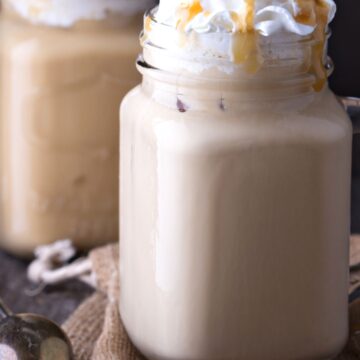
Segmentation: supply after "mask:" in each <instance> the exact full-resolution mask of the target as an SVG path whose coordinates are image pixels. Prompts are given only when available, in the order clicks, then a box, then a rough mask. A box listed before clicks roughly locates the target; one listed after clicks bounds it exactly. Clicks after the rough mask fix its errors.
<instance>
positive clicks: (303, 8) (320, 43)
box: [295, 0, 330, 91]
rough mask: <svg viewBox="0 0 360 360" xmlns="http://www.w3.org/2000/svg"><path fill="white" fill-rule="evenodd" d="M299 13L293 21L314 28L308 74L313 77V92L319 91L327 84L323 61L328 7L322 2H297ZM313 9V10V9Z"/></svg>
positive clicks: (299, 0) (306, 0)
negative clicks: (311, 74)
mask: <svg viewBox="0 0 360 360" xmlns="http://www.w3.org/2000/svg"><path fill="white" fill-rule="evenodd" d="M297 4H298V6H299V9H300V11H299V13H298V14H297V16H296V18H295V20H296V21H297V22H299V23H301V24H306V25H311V26H315V27H316V28H315V32H314V41H315V43H314V45H313V46H312V59H311V67H310V72H311V73H313V74H314V76H315V79H316V80H315V83H314V85H313V87H314V90H315V91H321V89H322V88H323V87H324V86H325V84H326V82H327V77H328V74H327V71H326V69H325V66H324V63H323V60H324V53H325V45H326V36H327V35H326V30H327V24H328V17H329V11H330V8H329V5H328V4H327V3H326V2H325V1H324V0H297ZM314 7H315V8H314Z"/></svg>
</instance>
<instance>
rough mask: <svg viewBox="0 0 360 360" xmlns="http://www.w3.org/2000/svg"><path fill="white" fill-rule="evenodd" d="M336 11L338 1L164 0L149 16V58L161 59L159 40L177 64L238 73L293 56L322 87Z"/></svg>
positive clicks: (144, 39)
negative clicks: (157, 54)
mask: <svg viewBox="0 0 360 360" xmlns="http://www.w3.org/2000/svg"><path fill="white" fill-rule="evenodd" d="M335 12H336V5H335V2H334V0H160V4H159V6H158V7H157V8H156V9H154V10H153V11H152V12H151V13H150V14H149V15H148V16H147V17H146V18H145V27H144V33H143V37H142V45H143V47H144V59H145V61H148V60H149V61H150V62H149V63H150V64H152V63H151V62H154V61H155V60H154V58H153V57H152V58H151V59H148V58H149V57H150V56H151V55H150V53H151V51H148V46H147V45H150V47H151V45H155V46H154V47H153V48H160V49H166V50H169V51H170V52H171V53H172V54H173V55H174V56H173V60H172V61H171V63H172V67H174V66H176V67H177V68H181V69H183V70H185V71H192V72H196V73H200V72H203V71H204V70H206V69H209V68H213V67H216V68H218V69H219V70H220V71H222V72H227V73H233V72H234V71H236V70H237V69H239V66H241V68H242V69H245V71H246V72H247V73H249V74H254V73H256V72H258V71H259V70H260V69H261V68H264V67H266V66H267V67H272V66H274V63H281V62H283V61H286V60H287V61H288V62H291V64H292V66H293V67H294V68H299V67H300V68H301V67H305V68H307V69H308V70H307V71H308V74H310V75H312V76H313V77H314V86H313V87H314V89H315V90H316V91H320V90H321V89H322V88H323V86H324V85H325V84H326V81H327V76H328V72H327V70H326V68H325V65H324V64H325V63H326V61H327V59H326V44H327V29H328V24H329V23H330V22H331V21H332V20H333V18H334V16H335ZM302 40H304V41H302ZM281 44H284V46H281ZM157 60H158V59H157ZM183 60H184V61H183ZM194 60H196V61H194ZM189 61H190V62H189ZM168 63H169V61H168ZM189 63H191V66H189ZM152 65H154V64H152ZM154 66H156V64H155V65H154ZM168 66H169V65H167V64H159V67H160V68H163V67H164V68H167V67H168Z"/></svg>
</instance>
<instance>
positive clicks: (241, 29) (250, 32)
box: [145, 0, 330, 91]
mask: <svg viewBox="0 0 360 360" xmlns="http://www.w3.org/2000/svg"><path fill="white" fill-rule="evenodd" d="M244 1H245V4H246V12H245V14H238V13H236V12H232V13H231V18H232V20H233V22H234V24H235V32H234V34H233V44H232V60H233V61H234V63H236V64H243V65H244V66H245V69H246V71H248V72H250V73H255V72H256V71H258V70H259V68H260V67H261V65H262V57H261V53H260V50H259V49H258V36H259V35H258V33H257V32H256V31H255V29H254V18H255V2H256V0H244ZM296 2H297V5H298V9H299V11H298V14H297V15H296V17H295V20H296V22H298V23H300V24H305V25H311V26H314V27H315V32H314V40H315V43H314V45H313V47H312V59H311V66H310V69H309V72H310V73H312V74H314V76H315V78H316V81H315V83H314V85H313V87H314V90H316V91H320V90H321V89H322V88H323V87H324V85H325V84H326V81H327V71H326V69H325V66H324V64H323V56H324V50H325V44H326V27H327V22H328V14H329V11H330V9H329V6H328V4H327V3H326V2H325V0H296ZM200 13H204V14H205V16H207V15H208V13H207V12H206V11H205V9H204V8H203V7H202V5H201V1H200V0H184V1H183V2H182V3H181V6H180V7H179V9H178V10H177V17H178V21H177V23H176V28H177V29H179V30H182V31H184V30H185V28H186V26H187V25H188V24H189V23H190V21H191V20H193V19H194V18H195V17H196V16H197V15H198V14H200ZM145 30H146V31H150V30H151V22H150V21H146V20H145Z"/></svg>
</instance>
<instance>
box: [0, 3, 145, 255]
mask: <svg viewBox="0 0 360 360" xmlns="http://www.w3.org/2000/svg"><path fill="white" fill-rule="evenodd" d="M70 2H71V7H68V5H69V0H57V1H56V0H54V1H52V3H51V5H50V2H38V1H34V0H22V1H18V0H7V1H4V2H3V3H4V9H3V12H2V14H1V20H0V28H1V54H2V56H1V64H2V67H1V78H2V80H1V87H2V90H1V103H2V106H1V126H2V130H1V142H0V143H1V146H2V158H1V162H0V164H1V165H0V167H1V179H2V181H1V217H0V218H1V226H0V245H1V247H3V248H5V249H7V250H9V251H11V252H14V253H17V254H22V255H28V254H30V253H31V252H32V251H33V249H34V248H35V247H36V246H38V245H41V244H45V243H49V242H52V241H55V240H58V239H62V238H71V239H72V240H73V241H74V243H75V245H76V246H77V247H78V248H81V249H85V248H91V247H93V246H95V245H100V244H103V243H106V242H110V241H116V240H117V239H118V200H117V199H118V170H119V166H118V162H119V156H118V146H119V141H118V129H119V124H118V106H119V104H120V101H121V99H122V97H123V96H124V95H125V94H126V92H127V91H128V90H129V89H130V88H131V87H133V86H134V85H135V84H136V83H137V82H138V81H139V78H140V77H139V75H138V73H137V72H136V71H135V69H134V70H133V68H134V66H133V64H134V62H135V59H136V57H137V54H138V52H139V45H138V35H139V32H140V28H141V23H142V21H141V18H142V16H141V15H140V13H141V12H142V11H143V10H144V6H146V5H149V1H146V0H145V1H131V2H129V1H127V0H125V1H124V0H122V1H113V2H111V1H108V2H106V4H105V3H104V2H103V1H102V0H100V1H97V2H96V1H91V2H88V1H87V0H76V1H70ZM128 6H130V8H128ZM134 6H135V7H134Z"/></svg>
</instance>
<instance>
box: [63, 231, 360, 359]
mask: <svg viewBox="0 0 360 360" xmlns="http://www.w3.org/2000/svg"><path fill="white" fill-rule="evenodd" d="M351 245H352V246H351V248H352V251H351V253H352V255H351V265H352V266H353V267H354V266H355V267H356V265H357V264H360V252H359V251H358V249H360V238H352V240H351ZM118 253H119V249H118V246H117V245H108V246H105V247H103V248H99V249H96V250H94V251H93V252H91V253H90V258H91V262H92V265H93V270H94V272H95V276H96V280H97V287H98V290H97V291H96V292H95V293H94V294H93V295H92V296H91V297H90V298H89V299H87V300H86V301H85V302H84V303H83V304H82V305H80V307H79V308H78V309H77V310H76V311H75V313H74V314H73V315H72V316H71V317H70V319H69V320H68V321H67V322H66V323H65V324H64V329H65V331H66V332H67V334H68V335H69V337H70V340H71V342H72V344H73V347H74V353H75V360H146V359H144V357H143V356H142V355H141V354H140V353H139V352H138V351H137V350H136V349H135V348H134V347H133V346H132V344H131V342H130V340H129V338H128V336H127V334H126V332H125V329H124V326H123V324H122V322H121V319H120V315H119V310H118V294H119V286H120V281H119V272H118V263H119V256H118ZM359 273H360V272H359ZM354 276H355V278H357V277H358V275H357V273H356V271H354V272H353V274H352V289H354V288H355V287H356V286H358V285H359V284H358V283H357V280H353V277H354ZM350 333H351V337H350V340H349V343H348V346H347V347H346V349H345V350H344V352H343V353H342V354H341V355H340V356H338V357H337V358H336V360H358V359H360V301H359V302H355V303H353V304H352V305H351V306H350Z"/></svg>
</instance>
